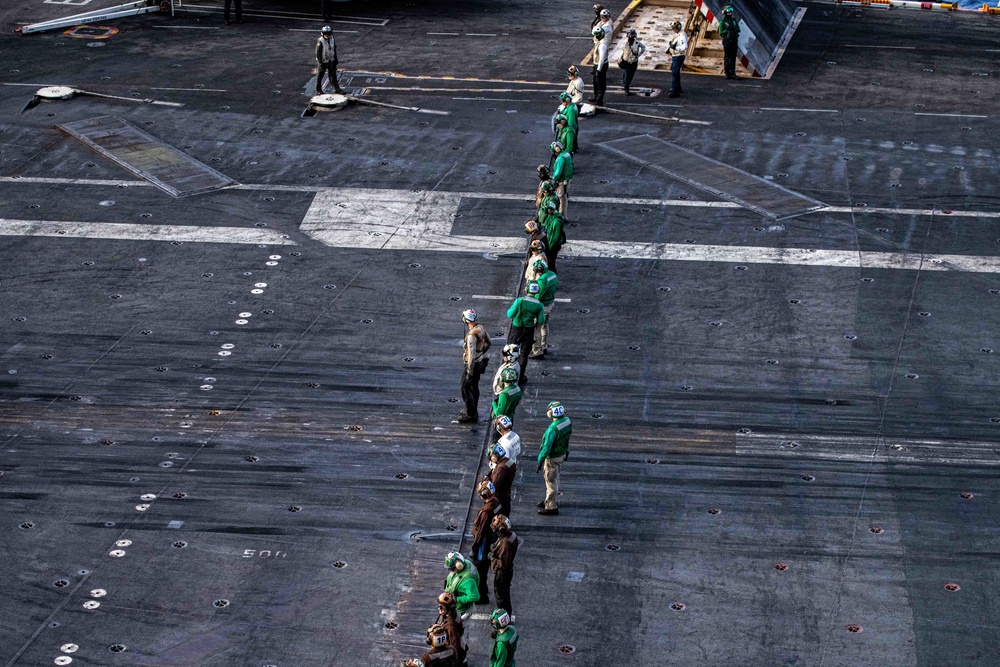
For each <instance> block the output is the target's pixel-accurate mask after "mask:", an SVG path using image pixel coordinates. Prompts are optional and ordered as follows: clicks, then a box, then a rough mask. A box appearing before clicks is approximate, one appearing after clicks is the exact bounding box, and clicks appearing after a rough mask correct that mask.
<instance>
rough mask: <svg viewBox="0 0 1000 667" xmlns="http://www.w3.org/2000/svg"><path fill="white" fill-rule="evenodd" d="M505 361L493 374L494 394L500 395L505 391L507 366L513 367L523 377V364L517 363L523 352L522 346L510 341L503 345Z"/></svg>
mask: <svg viewBox="0 0 1000 667" xmlns="http://www.w3.org/2000/svg"><path fill="white" fill-rule="evenodd" d="M501 354H502V355H503V363H501V364H500V368H498V369H497V372H496V374H495V375H494V376H493V395H494V396H496V395H498V394H499V393H500V392H501V391H503V388H504V383H503V379H502V378H503V372H504V369H506V368H513V369H514V370H515V371H517V376H518V377H521V364H519V363H517V358H518V356H519V355H520V354H521V346H520V345H518V344H517V343H508V344H507V345H504V346H503V351H502V352H501Z"/></svg>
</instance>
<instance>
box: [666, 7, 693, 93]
mask: <svg viewBox="0 0 1000 667" xmlns="http://www.w3.org/2000/svg"><path fill="white" fill-rule="evenodd" d="M671 28H673V31H674V34H673V36H672V37H671V38H670V42H669V43H668V44H667V53H668V54H669V55H670V56H671V60H670V93H668V94H667V97H680V96H681V93H683V92H684V91H683V90H682V89H681V68H682V67H684V56H685V55H686V54H687V50H688V37H687V35H686V34H685V33H684V30H683V29H682V28H683V26H682V25H681V22H680V21H674V24H673V25H672V26H671Z"/></svg>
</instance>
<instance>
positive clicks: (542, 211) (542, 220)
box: [535, 195, 560, 227]
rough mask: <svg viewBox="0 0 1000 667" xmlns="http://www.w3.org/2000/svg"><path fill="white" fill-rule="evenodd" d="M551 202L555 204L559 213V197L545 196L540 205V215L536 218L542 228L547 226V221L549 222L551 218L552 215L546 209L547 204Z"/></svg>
mask: <svg viewBox="0 0 1000 667" xmlns="http://www.w3.org/2000/svg"><path fill="white" fill-rule="evenodd" d="M549 201H551V202H554V203H555V205H556V211H557V212H558V211H559V204H560V202H559V197H557V196H555V195H545V196H544V197H542V201H541V202H540V203H539V205H538V215H536V216H535V220H538V224H540V225H541V226H542V227H544V226H545V221H546V220H548V219H549V216H550V215H551V213H549V212H548V210H547V209H546V208H545V203H546V202H549Z"/></svg>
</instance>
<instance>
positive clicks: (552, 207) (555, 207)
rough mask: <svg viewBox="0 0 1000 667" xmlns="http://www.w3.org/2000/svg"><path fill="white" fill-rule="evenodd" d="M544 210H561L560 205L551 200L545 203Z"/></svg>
mask: <svg viewBox="0 0 1000 667" xmlns="http://www.w3.org/2000/svg"><path fill="white" fill-rule="evenodd" d="M543 208H544V209H545V210H546V211H558V210H559V204H557V203H555V202H554V201H552V200H551V199H550V200H548V201H547V202H545V204H544V205H543Z"/></svg>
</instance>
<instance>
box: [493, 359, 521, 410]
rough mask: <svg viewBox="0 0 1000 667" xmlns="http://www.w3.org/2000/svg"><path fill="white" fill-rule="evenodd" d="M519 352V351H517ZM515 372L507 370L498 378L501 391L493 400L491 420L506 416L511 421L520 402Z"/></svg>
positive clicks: (510, 369)
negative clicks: (500, 383) (501, 382)
mask: <svg viewBox="0 0 1000 667" xmlns="http://www.w3.org/2000/svg"><path fill="white" fill-rule="evenodd" d="M518 351H519V352H520V350H518ZM517 375H518V374H517V371H515V370H514V369H513V368H508V369H506V370H505V371H504V372H503V375H501V376H500V379H501V380H502V381H503V383H504V388H503V391H501V392H500V393H499V394H497V396H496V398H494V399H493V419H496V418H497V417H499V416H500V415H507V416H508V417H510V418H511V419H512V420H513V419H514V412H515V411H516V410H517V404H518V403H520V402H521V388H520V387H518V386H517V379H518V378H517Z"/></svg>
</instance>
